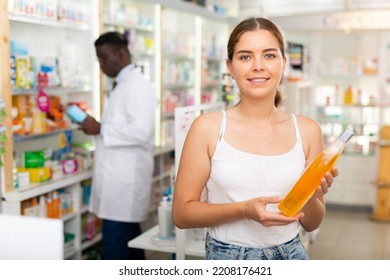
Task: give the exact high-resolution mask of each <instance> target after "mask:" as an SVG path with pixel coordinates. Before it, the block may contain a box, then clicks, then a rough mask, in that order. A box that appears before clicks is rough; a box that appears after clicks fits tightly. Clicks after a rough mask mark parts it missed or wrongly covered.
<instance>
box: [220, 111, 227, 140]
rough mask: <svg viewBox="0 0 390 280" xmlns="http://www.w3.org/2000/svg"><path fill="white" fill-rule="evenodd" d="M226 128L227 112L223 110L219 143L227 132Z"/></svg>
mask: <svg viewBox="0 0 390 280" xmlns="http://www.w3.org/2000/svg"><path fill="white" fill-rule="evenodd" d="M225 128H226V112H225V110H223V111H222V121H221V129H220V130H219V137H218V143H219V142H221V140H222V139H223V135H224V134H225Z"/></svg>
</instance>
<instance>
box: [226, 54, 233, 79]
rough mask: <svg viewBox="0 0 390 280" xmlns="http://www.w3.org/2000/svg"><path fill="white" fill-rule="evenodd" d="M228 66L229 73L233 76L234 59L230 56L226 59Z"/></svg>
mask: <svg viewBox="0 0 390 280" xmlns="http://www.w3.org/2000/svg"><path fill="white" fill-rule="evenodd" d="M226 67H227V69H228V70H229V73H230V74H231V75H232V76H233V71H232V70H233V68H232V61H231V60H230V59H229V58H227V59H226Z"/></svg>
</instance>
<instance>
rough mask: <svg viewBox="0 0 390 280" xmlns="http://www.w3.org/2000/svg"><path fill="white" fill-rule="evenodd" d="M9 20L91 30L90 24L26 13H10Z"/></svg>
mask: <svg viewBox="0 0 390 280" xmlns="http://www.w3.org/2000/svg"><path fill="white" fill-rule="evenodd" d="M8 18H9V20H11V21H15V22H23V23H27V24H37V25H44V26H52V27H59V28H69V29H75V30H82V31H89V30H90V28H89V26H88V24H86V23H81V22H63V21H58V20H56V19H45V18H38V17H33V16H26V15H14V14H10V15H9V17H8Z"/></svg>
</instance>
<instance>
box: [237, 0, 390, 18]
mask: <svg viewBox="0 0 390 280" xmlns="http://www.w3.org/2000/svg"><path fill="white" fill-rule="evenodd" d="M383 8H386V9H387V8H390V0H240V9H241V11H242V12H243V13H252V14H253V12H258V13H261V15H262V16H267V17H280V16H290V15H305V14H311V13H320V12H335V11H348V10H361V9H383Z"/></svg>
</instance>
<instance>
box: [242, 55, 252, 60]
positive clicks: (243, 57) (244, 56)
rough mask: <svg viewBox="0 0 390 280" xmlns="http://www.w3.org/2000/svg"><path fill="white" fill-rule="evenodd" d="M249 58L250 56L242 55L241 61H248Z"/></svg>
mask: <svg viewBox="0 0 390 280" xmlns="http://www.w3.org/2000/svg"><path fill="white" fill-rule="evenodd" d="M249 58H250V57H249V55H241V56H240V59H241V60H248V59H249Z"/></svg>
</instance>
